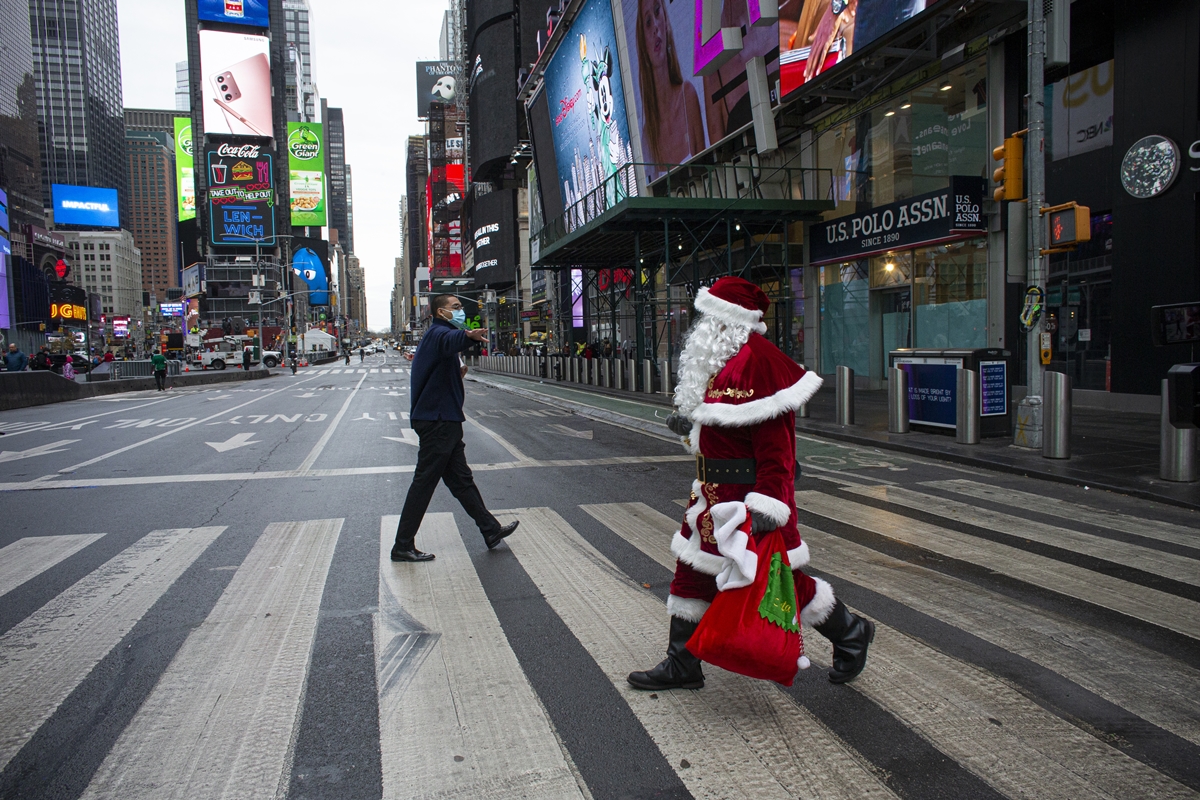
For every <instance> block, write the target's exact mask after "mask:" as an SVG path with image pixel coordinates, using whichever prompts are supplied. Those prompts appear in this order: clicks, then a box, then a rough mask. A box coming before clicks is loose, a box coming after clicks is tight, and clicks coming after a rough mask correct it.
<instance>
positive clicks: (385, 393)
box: [383, 392, 405, 397]
mask: <svg viewBox="0 0 1200 800" xmlns="http://www.w3.org/2000/svg"><path fill="white" fill-rule="evenodd" d="M403 394H405V392H384V395H383V396H384V397H400V396H401V395H403Z"/></svg>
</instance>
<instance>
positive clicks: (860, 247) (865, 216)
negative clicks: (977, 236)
mask: <svg viewBox="0 0 1200 800" xmlns="http://www.w3.org/2000/svg"><path fill="white" fill-rule="evenodd" d="M986 186H987V182H986V181H985V180H984V179H983V178H973V177H967V176H963V175H954V176H951V178H950V185H949V186H948V187H946V188H945V189H939V190H937V191H935V192H928V193H926V194H922V195H918V196H916V197H910V198H908V199H906V200H901V201H900V202H898V203H890V204H888V205H886V206H877V207H875V208H872V209H871V210H870V211H863V212H860V213H858V214H851V215H849V216H845V217H839V218H838V219H835V220H832V221H830V222H822V223H819V224H816V225H813V226H812V229H811V231H810V233H809V242H810V244H809V263H811V264H829V263H832V262H835V261H852V260H854V259H858V258H865V257H867V256H873V255H878V254H879V253H886V252H889V251H892V250H903V249H906V248H910V247H918V246H920V245H926V244H935V243H937V242H946V241H951V240H953V239H960V238H962V237H964V236H968V235H970V234H972V233H978V232H980V231H986V230H987V220H986V219H985V218H984V214H983V193H984V191H985V189H986Z"/></svg>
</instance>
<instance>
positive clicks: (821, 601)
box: [800, 578, 837, 627]
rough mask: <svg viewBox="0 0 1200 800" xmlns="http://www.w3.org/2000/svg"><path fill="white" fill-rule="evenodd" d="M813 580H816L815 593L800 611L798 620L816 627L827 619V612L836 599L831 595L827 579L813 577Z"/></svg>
mask: <svg viewBox="0 0 1200 800" xmlns="http://www.w3.org/2000/svg"><path fill="white" fill-rule="evenodd" d="M813 580H814V581H816V582H817V593H816V594H815V595H813V599H812V600H809V601H808V605H806V606H805V607H804V609H803V610H802V611H801V612H800V620H801V621H802V622H803V623H804V624H805V625H811V626H813V627H816V626H817V625H820V624H821V623H822V622H824V621H825V620H827V619H829V614H830V613H831V612H832V611H833V607H834V605H836V604H837V600H836V599H835V598H834V596H833V587H832V586H830V585H829V582H828V581H823V580H821V579H820V578H813Z"/></svg>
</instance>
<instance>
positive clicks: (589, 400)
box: [469, 367, 1200, 509]
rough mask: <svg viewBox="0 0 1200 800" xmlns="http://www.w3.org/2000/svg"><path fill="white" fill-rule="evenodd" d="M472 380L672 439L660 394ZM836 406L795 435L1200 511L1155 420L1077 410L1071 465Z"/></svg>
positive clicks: (872, 402)
mask: <svg viewBox="0 0 1200 800" xmlns="http://www.w3.org/2000/svg"><path fill="white" fill-rule="evenodd" d="M472 376H473V377H474V378H475V379H476V380H479V381H480V382H482V383H487V384H489V385H493V386H496V387H497V388H500V389H504V390H506V391H512V392H515V393H518V394H522V395H525V396H533V397H534V398H536V399H539V400H542V401H544V402H547V403H549V404H551V405H557V406H560V407H564V408H570V409H572V410H575V411H579V412H580V413H583V414H584V415H585V416H591V417H594V418H596V419H601V420H608V421H613V422H621V423H623V424H626V425H630V426H631V427H636V428H639V429H641V430H645V431H646V432H648V433H655V434H658V435H663V436H667V437H671V433H670V432H669V431H667V430H666V428H665V426H664V425H663V424H662V419H663V418H665V417H666V415H667V414H669V413H670V411H671V407H670V404H669V402H668V401H667V399H666V398H665V397H663V396H662V395H645V394H635V393H632V392H625V391H618V390H613V389H601V388H599V387H595V386H580V385H578V384H571V383H558V382H555V381H544V382H543V381H542V380H539V379H537V378H530V377H526V376H523V375H512V374H507V373H505V374H501V373H495V372H488V371H487V370H483V369H480V368H478V367H472V369H471V373H470V375H469V377H472ZM834 402H835V398H834V389H833V381H832V380H829V381H826V383H825V386H823V387H822V388H821V391H819V392H818V393H817V395H816V397H814V398H813V399H812V401H811V402H810V403H809V404H808V408H809V415H810V416H809V418H808V419H797V420H796V430H797V431H799V432H802V433H807V434H810V435H813V436H819V437H823V438H827V439H834V440H837V441H842V442H847V443H850V444H856V445H862V446H865V447H877V448H881V449H886V450H896V451H899V452H903V453H908V454H910V455H918V456H926V457H929V458H934V459H942V460H947V461H953V462H956V463H959V464H965V465H968V466H972V467H979V468H983V469H992V470H998V471H1001V472H1010V473H1016V474H1020V475H1028V476H1030V477H1038V478H1044V479H1046V480H1054V481H1060V482H1064V483H1072V484H1078V485H1082V486H1091V487H1093V488H1097V489H1108V490H1111V491H1115V492H1120V493H1122V494H1128V495H1133V496H1135V497H1144V498H1148V499H1151V500H1159V501H1163V502H1167V503H1171V504H1173V505H1180V506H1185V507H1192V508H1198V509H1200V482H1197V483H1171V482H1169V481H1164V480H1161V479H1160V478H1159V477H1158V434H1159V430H1158V425H1159V418H1158V415H1157V414H1134V413H1121V414H1119V415H1118V414H1115V413H1114V412H1110V411H1100V410H1093V409H1078V408H1077V409H1075V412H1074V416H1073V418H1072V438H1071V458H1070V459H1067V460H1063V461H1060V460H1055V459H1049V458H1043V457H1042V454H1041V452H1040V451H1034V450H1027V449H1025V448H1022V447H1015V446H1014V445H1013V444H1012V438H1011V437H1005V438H1001V439H983V440H982V441H981V442H980V444H977V445H961V444H958V443H957V442H955V441H954V435H953V433H952V432H948V433H940V432H939V433H934V432H928V433H926V432H924V431H922V432H918V430H917V429H916V428H914V429H913V432H912V433H906V434H890V433H888V431H887V395H886V393H885V392H883V391H875V392H871V391H863V390H859V391H857V392H855V409H854V412H855V421H856V424H855V425H838V424H836V423H835V422H834V419H835V414H834ZM925 430H929V429H925Z"/></svg>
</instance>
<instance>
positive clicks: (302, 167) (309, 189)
mask: <svg viewBox="0 0 1200 800" xmlns="http://www.w3.org/2000/svg"><path fill="white" fill-rule="evenodd" d="M324 141H325V136H324V130H323V126H322V125H321V124H320V123H319V122H289V123H288V180H289V182H290V188H291V196H292V224H293V225H298V226H305V225H313V226H318V227H319V226H323V225H325V148H324Z"/></svg>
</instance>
